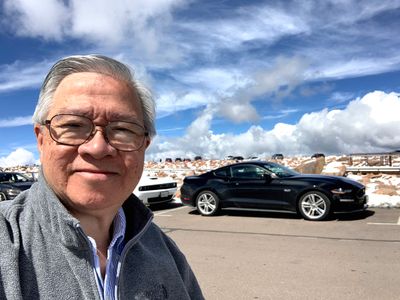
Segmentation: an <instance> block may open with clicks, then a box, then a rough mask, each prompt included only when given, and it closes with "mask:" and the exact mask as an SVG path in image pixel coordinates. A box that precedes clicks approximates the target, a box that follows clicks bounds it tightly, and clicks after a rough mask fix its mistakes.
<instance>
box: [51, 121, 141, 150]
mask: <svg viewBox="0 0 400 300" xmlns="http://www.w3.org/2000/svg"><path fill="white" fill-rule="evenodd" d="M48 123H49V124H50V135H51V137H52V138H53V140H55V141H56V142H58V143H60V144H64V145H70V146H78V145H81V144H83V143H85V142H86V141H88V140H89V139H90V137H91V136H92V135H94V134H95V132H96V131H95V127H96V126H95V125H94V123H93V121H92V120H91V119H89V118H87V117H84V116H77V115H71V114H59V115H55V116H54V117H53V118H52V119H51V120H50V121H49V122H48ZM104 127H105V131H104V134H105V138H106V140H107V141H108V143H109V144H110V145H111V146H113V147H114V148H116V149H118V150H121V151H135V150H138V149H139V148H141V147H142V146H143V142H144V138H145V131H144V129H143V127H142V126H140V125H139V124H136V123H130V122H124V121H113V122H110V123H109V124H108V125H107V126H104Z"/></svg>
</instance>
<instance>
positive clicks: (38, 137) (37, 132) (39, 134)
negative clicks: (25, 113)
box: [33, 124, 43, 153]
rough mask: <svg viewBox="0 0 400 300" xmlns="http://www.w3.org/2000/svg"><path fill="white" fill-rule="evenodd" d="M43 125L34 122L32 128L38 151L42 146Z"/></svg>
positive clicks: (40, 150)
mask: <svg viewBox="0 0 400 300" xmlns="http://www.w3.org/2000/svg"><path fill="white" fill-rule="evenodd" d="M42 129H43V127H42V126H41V125H39V124H35V125H34V127H33V130H34V131H35V135H36V141H37V147H38V150H39V152H40V153H42V147H43V132H42Z"/></svg>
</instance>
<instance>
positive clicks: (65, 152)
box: [35, 72, 149, 213]
mask: <svg viewBox="0 0 400 300" xmlns="http://www.w3.org/2000/svg"><path fill="white" fill-rule="evenodd" d="M65 113H67V114H76V115H84V116H87V117H89V118H91V119H92V120H93V121H94V123H95V124H96V125H106V124H107V123H108V122H109V121H117V120H124V121H134V122H137V123H138V124H141V125H143V114H142V110H141V106H140V104H139V101H138V99H137V95H136V92H135V91H133V90H132V89H131V88H130V86H129V85H128V84H127V83H126V82H124V81H119V80H116V79H113V78H112V77H109V76H105V75H101V74H97V73H89V72H87V73H86V72H85V73H75V74H72V75H69V76H67V77H65V78H64V79H63V80H62V81H61V83H60V85H59V86H58V88H57V89H56V91H55V93H54V98H53V104H52V106H51V108H50V111H49V114H48V116H47V119H51V118H52V117H53V116H54V115H56V114H65ZM35 133H36V136H37V141H38V148H39V151H40V160H41V163H42V169H43V173H44V176H45V178H46V180H47V182H48V183H49V185H50V186H51V188H52V189H53V190H54V192H55V193H56V194H57V196H58V197H59V198H60V199H61V201H62V202H63V203H64V205H65V206H66V207H67V208H68V209H69V210H70V211H71V212H72V213H74V212H76V213H84V212H85V211H90V212H92V213H95V212H99V213H101V212H102V211H104V212H105V211H107V210H110V209H111V210H115V209H116V208H118V207H119V206H121V204H122V203H123V202H124V200H126V198H127V197H128V196H129V195H130V194H131V193H132V191H133V189H134V187H135V186H136V185H137V183H138V182H139V179H140V176H141V174H142V170H143V163H144V152H145V149H146V147H147V146H148V145H149V140H148V139H147V138H146V140H145V143H144V145H143V147H142V148H141V149H139V150H137V151H133V152H122V151H118V150H116V149H115V148H113V147H112V146H111V145H109V144H108V143H107V142H106V140H105V139H104V136H103V134H102V130H99V131H97V132H96V134H95V135H94V136H93V137H92V139H90V140H89V141H88V142H86V143H84V144H82V145H80V146H66V145H60V144H57V143H56V142H55V141H53V140H52V138H51V137H50V134H49V131H48V129H47V128H45V127H40V126H38V125H35Z"/></svg>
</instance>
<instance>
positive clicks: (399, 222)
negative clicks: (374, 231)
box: [367, 217, 400, 226]
mask: <svg viewBox="0 0 400 300" xmlns="http://www.w3.org/2000/svg"><path fill="white" fill-rule="evenodd" d="M367 224H368V225H389V226H393V225H395V226H396V225H400V217H399V219H398V221H397V223H372V222H371V223H367Z"/></svg>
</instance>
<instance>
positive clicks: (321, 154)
mask: <svg viewBox="0 0 400 300" xmlns="http://www.w3.org/2000/svg"><path fill="white" fill-rule="evenodd" d="M318 157H325V154H323V153H314V154H313V155H311V158H318Z"/></svg>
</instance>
